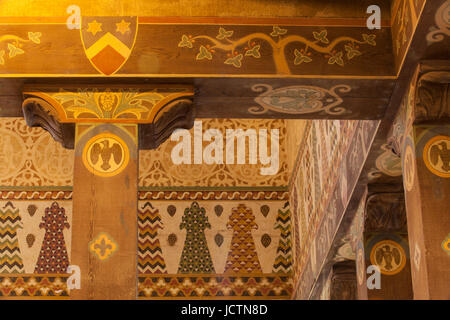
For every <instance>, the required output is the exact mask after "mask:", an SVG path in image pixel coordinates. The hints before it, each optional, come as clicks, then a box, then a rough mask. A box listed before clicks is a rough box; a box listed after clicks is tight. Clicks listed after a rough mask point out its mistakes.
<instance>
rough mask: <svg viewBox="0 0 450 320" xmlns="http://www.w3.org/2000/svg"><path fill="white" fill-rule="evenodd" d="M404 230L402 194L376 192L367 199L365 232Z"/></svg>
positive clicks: (404, 208) (403, 199)
mask: <svg viewBox="0 0 450 320" xmlns="http://www.w3.org/2000/svg"><path fill="white" fill-rule="evenodd" d="M406 229H407V222H406V206H405V196H404V194H403V192H378V193H374V194H372V195H370V196H369V197H368V198H367V202H366V214H365V223H364V231H365V232H401V231H405V232H406Z"/></svg>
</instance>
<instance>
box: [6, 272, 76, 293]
mask: <svg viewBox="0 0 450 320" xmlns="http://www.w3.org/2000/svg"><path fill="white" fill-rule="evenodd" d="M68 278H69V275H61V274H54V275H53V274H46V275H42V276H38V275H35V274H18V275H4V274H0V297H12V298H13V297H69V290H68V289H67V285H66V281H67V279H68Z"/></svg>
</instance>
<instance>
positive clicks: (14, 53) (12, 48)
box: [8, 43, 25, 58]
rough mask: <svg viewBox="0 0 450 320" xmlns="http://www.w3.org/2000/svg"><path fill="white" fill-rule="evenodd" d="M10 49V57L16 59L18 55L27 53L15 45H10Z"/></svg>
mask: <svg viewBox="0 0 450 320" xmlns="http://www.w3.org/2000/svg"><path fill="white" fill-rule="evenodd" d="M8 49H9V57H10V58H12V57H15V56H17V55H18V54H23V53H25V51H23V50H22V49H20V48H18V47H16V46H15V45H13V44H11V43H8Z"/></svg>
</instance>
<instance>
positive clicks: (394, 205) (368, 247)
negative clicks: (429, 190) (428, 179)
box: [357, 186, 412, 300]
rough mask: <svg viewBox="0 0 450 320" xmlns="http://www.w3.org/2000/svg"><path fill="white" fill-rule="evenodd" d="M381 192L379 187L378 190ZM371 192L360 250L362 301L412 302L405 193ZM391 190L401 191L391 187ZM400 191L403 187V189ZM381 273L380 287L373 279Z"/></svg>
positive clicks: (359, 271) (359, 294)
mask: <svg viewBox="0 0 450 320" xmlns="http://www.w3.org/2000/svg"><path fill="white" fill-rule="evenodd" d="M378 189H379V188H378ZM383 189H387V190H386V192H380V190H378V191H377V192H376V193H373V192H371V187H370V186H369V196H368V197H367V200H366V205H365V212H364V216H365V218H364V229H363V233H362V235H361V241H360V242H359V244H358V248H357V263H358V269H359V270H358V277H359V279H358V298H359V299H360V300H367V299H368V300H397V299H401V300H405V299H412V284H411V266H410V255H409V244H408V233H407V222H406V209H405V201H404V194H403V192H389V191H388V190H389V189H388V188H386V187H384V188H383ZM391 189H399V188H395V187H394V188H392V187H391ZM400 189H401V186H400ZM371 265H372V266H376V267H378V269H379V271H380V273H379V275H380V281H379V287H378V288H377V287H372V286H368V282H369V283H370V284H376V282H375V281H374V280H373V279H374V278H373V275H374V273H375V271H374V270H370V269H369V272H368V270H367V268H368V267H369V266H371Z"/></svg>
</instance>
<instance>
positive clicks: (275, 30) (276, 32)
mask: <svg viewBox="0 0 450 320" xmlns="http://www.w3.org/2000/svg"><path fill="white" fill-rule="evenodd" d="M286 33H287V29H282V28H280V27H277V26H274V27H273V31H272V32H271V33H270V35H271V36H272V37H277V36H282V35H283V34H286Z"/></svg>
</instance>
